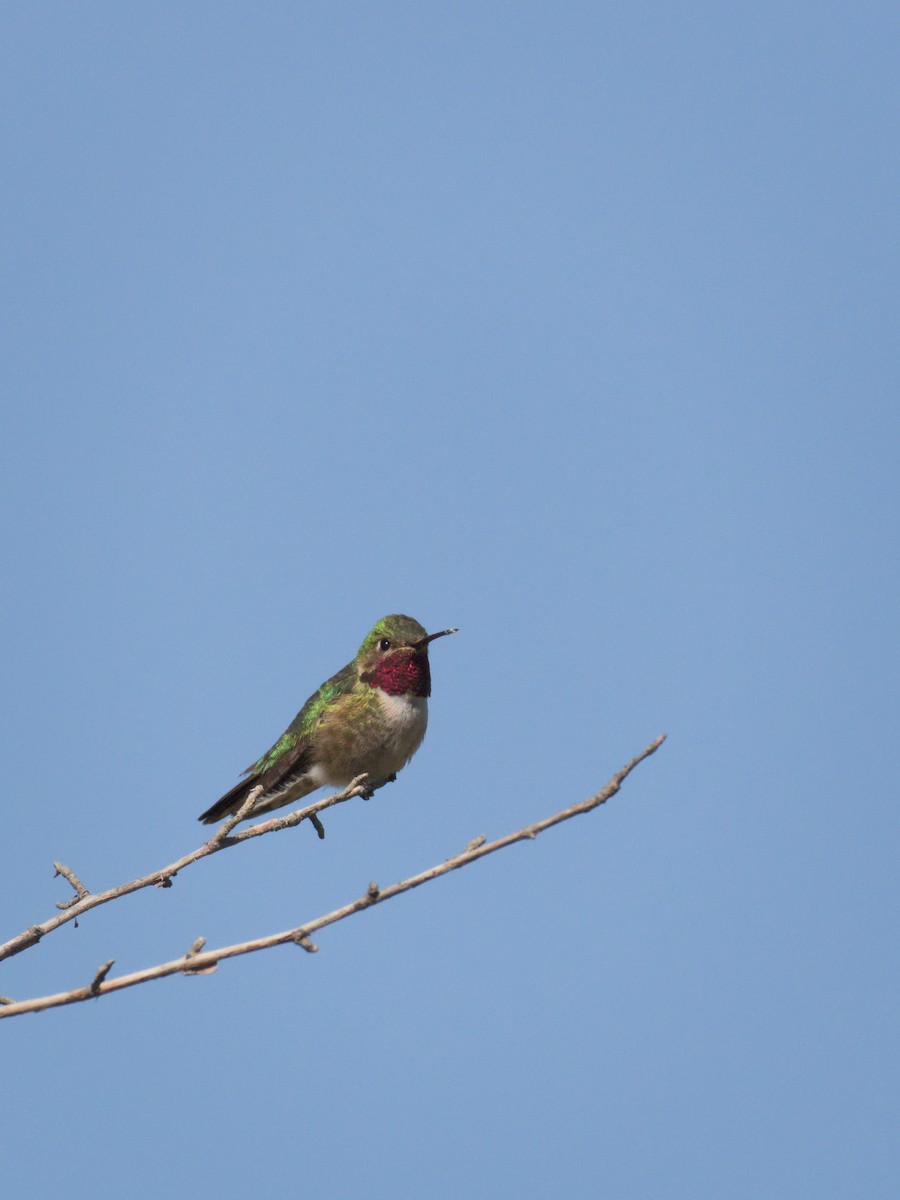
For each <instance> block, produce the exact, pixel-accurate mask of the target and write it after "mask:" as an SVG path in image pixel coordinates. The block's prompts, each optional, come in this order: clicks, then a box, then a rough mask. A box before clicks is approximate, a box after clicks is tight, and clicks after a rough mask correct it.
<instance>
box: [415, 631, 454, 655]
mask: <svg viewBox="0 0 900 1200" xmlns="http://www.w3.org/2000/svg"><path fill="white" fill-rule="evenodd" d="M448 633H459V630H458V629H442V630H441V632H440V633H429V635H428V637H423V638H419V640H418V641H417V642H413V649H414V650H422V649H424V648H425V646H427V645H428V643H429V642H433V641H434V639H435V638H439V637H446V636H447V634H448Z"/></svg>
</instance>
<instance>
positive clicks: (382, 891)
mask: <svg viewBox="0 0 900 1200" xmlns="http://www.w3.org/2000/svg"><path fill="white" fill-rule="evenodd" d="M664 741H665V734H663V735H662V736H661V737H658V738H657V739H656V740H655V741H653V742H651V743H650V745H649V746H648V747H647V748H646V750H643V751H642V752H641V753H640V754H639V755H638V756H637V757H636V758H633V759H632V760H631V762H630V763H628V764H627V766H624V767H623V768H622V770H621V771H619V772H618V774H617V775H614V776H613V778H612V779H611V780H610V781H609V783H607V784H606V786H605V787H603V788H601V790H600V791H599V792H597V793H596V794H595V795H593V796H589V797H588V798H587V800H582V801H579V802H578V803H576V804H571V805H569V807H568V808H564V809H562V810H561V811H560V812H556V813H553V814H552V816H549V817H544V818H543V819H542V820H539V821H535V822H533V823H532V824H530V825H526V826H524V827H523V828H522V829H517V830H516V831H515V832H514V833H508V834H506V836H505V837H501V838H497V839H496V840H495V841H493V842H479V839H478V838H474V839H473V840H472V841H471V842H470V843H469V844H468V845H467V846H466V848H465V849H464V850H463V851H462V852H461V853H460V854H457V855H454V856H453V857H452V858H448V859H447V860H446V861H445V862H442V863H438V864H437V865H436V866H433V867H429V868H428V869H427V870H425V871H421V872H420V873H419V874H418V875H411V876H410V877H409V878H408V879H403V880H401V881H400V882H399V883H394V884H391V885H390V886H389V887H385V888H380V887H379V886H378V884H376V883H371V884H369V886H368V888H367V889H366V891H365V893H364V894H363V895H362V896H360V897H359V898H358V899H356V900H352V901H350V903H349V904H345V905H344V906H343V907H342V908H336V909H335V910H334V911H333V912H330V913H326V914H325V915H324V916H322V917H316V918H315V919H314V920H312V921H307V922H306V923H305V924H304V925H300V926H298V927H297V928H296V929H287V930H285V931H283V932H282V933H273V934H269V935H268V936H267V937H260V938H254V939H252V940H251V941H246V942H237V943H235V944H234V945H232V946H223V947H221V948H220V949H218V950H203V949H202V946H203V944H204V943H203V941H202V939H198V940H197V941H196V942H195V943H194V945H193V946H191V948H190V950H188V952H187V953H186V954H184V955H182V957H181V958H176V959H174V960H173V961H172V962H166V963H160V964H159V965H157V966H155V967H145V968H144V969H143V970H140V971H133V972H131V974H128V975H119V976H117V977H116V978H114V979H106V978H105V974H106V972H107V971H108V970H109V968H110V966H111V965H112V963H107V964H105V965H104V966H103V967H101V968H100V970H99V971H98V972H97V975H96V976H95V978H94V982H93V983H92V984H91V985H90V986H89V987H88V988H84V987H81V988H73V989H72V990H71V991H69V992H57V993H56V994H55V995H52V996H37V997H35V998H34V999H31V1000H21V1001H17V1002H12V1003H7V1004H5V1005H4V1006H2V1007H0V1018H3V1017H14V1016H18V1015H20V1014H21V1013H30V1012H42V1011H43V1010H44V1009H47V1008H59V1007H61V1006H62V1005H65V1004H77V1003H78V1002H79V1001H81V1000H87V999H89V998H90V997H92V996H105V995H108V994H109V993H110V992H118V991H121V989H122V988H127V987H134V986H135V985H136V984H139V983H147V982H149V981H150V980H151V979H163V978H165V977H166V976H168V975H177V974H202V973H206V972H209V971H211V970H215V968H216V967H217V966H218V964H219V963H220V962H221V961H222V960H223V959H226V958H236V957H237V956H238V955H241V954H252V953H254V952H255V951H257V950H268V949H269V948H270V947H272V946H283V945H285V944H287V943H294V944H295V945H298V946H302V947H303V949H305V950H309V951H314V950H315V949H316V946H315V945H314V944H313V942H312V941H311V940H310V935H311V934H313V933H315V932H316V930H318V929H324V928H325V927H326V926H328V925H334V924H336V922H338V921H343V920H345V919H346V918H347V917H350V916H353V914H354V913H358V912H362V911H363V910H364V909H367V908H372V907H373V906H374V905H376V904H381V903H383V902H384V901H385V900H392V899H393V898H394V897H395V896H399V895H401V894H402V893H403V892H408V891H411V890H412V889H413V888H417V887H420V886H421V885H422V884H423V883H430V882H431V880H432V879H437V878H439V877H440V876H441V875H446V874H448V872H450V871H456V870H458V869H459V868H460V867H465V866H468V865H469V863H472V862H475V861H476V860H478V859H480V858H485V857H486V856H487V855H488V854H493V853H494V852H495V851H497V850H503V849H505V848H506V847H507V846H511V845H513V844H514V843H515V842H521V841H525V840H531V839H534V838H536V837H537V836H538V834H541V833H543V832H544V830H546V829H550V828H551V827H552V826H553V825H559V824H560V823H561V822H562V821H568V820H569V819H570V818H571V817H575V816H579V815H580V814H581V813H587V812H591V811H592V810H593V809H595V808H598V807H599V806H600V805H601V804H605V803H606V801H607V800H609V799H610V797H612V796H614V795H615V794H616V792H618V790H619V788H620V787H621V786H622V783H623V782H624V780H625V779H626V778H627V777H628V775H630V774H631V772H632V771H633V770H634V768H635V767H636V766H637V765H638V764H639V763H641V762H643V761H644V759H645V758H649V756H650V755H651V754H653V753H654V752H655V751H656V750H658V749H659V747H660V746H661V745H662V744H663V742H664ZM335 803H336V801H335ZM292 815H293V814H292ZM287 819H288V818H285V817H282V818H281V820H282V821H284V820H287ZM246 833H247V835H250V834H251V833H253V831H252V830H247V831H246ZM256 836H258V835H256Z"/></svg>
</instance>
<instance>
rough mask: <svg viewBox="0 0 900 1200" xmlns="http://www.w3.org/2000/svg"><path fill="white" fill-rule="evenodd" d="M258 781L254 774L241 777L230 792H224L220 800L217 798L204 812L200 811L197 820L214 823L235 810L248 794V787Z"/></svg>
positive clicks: (206, 823) (209, 823) (252, 786)
mask: <svg viewBox="0 0 900 1200" xmlns="http://www.w3.org/2000/svg"><path fill="white" fill-rule="evenodd" d="M258 783H259V779H258V778H257V777H256V776H252V777H251V778H250V779H242V780H241V782H240V783H236V784H235V785H234V787H233V788H232V789H231V791H230V792H226V793H225V795H224V796H223V797H222V798H221V800H217V801H216V802H215V804H213V805H212V806H211V807H210V808H208V809H207V810H206V812H205V813H201V814H200V816H199V817H198V818H197V820H198V821H202V822H203V824H204V825H214V824H215V823H216V821H221V820H222V818H223V817H227V816H229V815H230V814H231V813H233V812H237V810H238V809H239V808H240V807H241V805H242V804H243V803H244V801H245V800H246V799H247V797H248V796H249V795H250V789H251V788H255V787H256V785H257V784H258Z"/></svg>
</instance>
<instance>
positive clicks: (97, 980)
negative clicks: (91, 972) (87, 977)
mask: <svg viewBox="0 0 900 1200" xmlns="http://www.w3.org/2000/svg"><path fill="white" fill-rule="evenodd" d="M115 961H116V960H115V959H114V958H110V959H108V960H107V961H106V962H105V963H104V964H103V966H102V967H98V968H97V974H96V975H95V976H94V978H93V979H92V980H91V984H90V987H89V988H88V993H89V995H91V996H96V995H98V994H99V992H100V984H101V983H102V982H103V980H104V979H105V978H106V977H107V975H108V974H109V971H110V968H111V967H112V965H113V963H114V962H115Z"/></svg>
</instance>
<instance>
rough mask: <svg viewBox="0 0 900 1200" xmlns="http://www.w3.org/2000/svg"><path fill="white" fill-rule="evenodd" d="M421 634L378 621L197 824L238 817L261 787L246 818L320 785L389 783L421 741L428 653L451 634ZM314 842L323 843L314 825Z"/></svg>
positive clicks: (399, 621) (409, 623) (405, 621)
mask: <svg viewBox="0 0 900 1200" xmlns="http://www.w3.org/2000/svg"><path fill="white" fill-rule="evenodd" d="M456 632H457V630H456V629H442V630H441V631H440V633H426V631H425V629H424V628H423V627H422V626H421V625H420V624H419V622H418V621H414V620H413V619H412V617H405V616H402V615H401V614H398V613H395V614H393V615H391V616H389V617H382V618H381V620H380V621H376V623H375V624H374V625H373V626H372V628H371V629H370V630H369V632H368V633H367V634H366V636H365V639H364V641H363V644H362V645H361V646H360V648H359V650H358V651H357V653H356V657H355V658H354V659H353V661H352V662H349V663H348V664H347V666H346V667H342V668H341V669H340V671H338V672H337V673H336V674H335V675H332V676H331V678H330V679H326V680H325V682H324V683H323V684H322V686H321V687H320V688H319V690H318V691H316V692H313V694H312V695H311V696H310V698H309V699H308V700H307V701H306V703H305V704H304V705H303V707H302V708H301V709H300V711H299V712H298V713H297V715H296V717H295V718H294V720H293V721H292V722H291V723H290V725H289V726H288V727H287V729H286V730H285V731H284V733H283V734H282V735H281V737H280V738H279V739H278V741H277V742H276V743H275V744H274V746H271V747H270V748H269V749H268V750H267V751H266V752H265V754H263V756H262V757H261V758H259V759H257V761H256V762H255V763H253V764H252V765H251V766H249V767H248V768H247V770H246V771H244V772H243V774H244V778H243V779H242V780H241V782H240V783H238V784H236V785H235V786H234V787H233V788H232V789H231V791H229V792H226V793H225V795H224V796H222V797H221V799H219V800H217V801H216V802H215V804H213V805H212V806H211V807H210V808H208V809H207V810H206V812H204V813H201V814H200V817H199V818H198V819H199V820H200V821H202V822H203V823H204V824H205V825H211V824H213V822H215V821H220V820H221V819H222V818H223V817H226V816H228V815H229V814H230V813H234V812H237V810H238V809H239V808H240V807H241V805H242V804H243V803H244V802H245V801H246V799H247V797H248V796H249V794H250V792H251V790H252V789H253V788H255V787H259V786H261V787H262V789H263V790H262V792H261V793H260V795H259V796H258V797H257V800H256V803H255V804H254V805H253V807H252V808H251V810H250V812H249V813H248V814H247V816H248V817H251V816H252V817H256V816H259V815H260V813H267V812H271V811H272V809H275V808H281V807H282V805H285V804H290V803H291V802H292V801H293V800H299V799H300V798H301V797H302V796H306V795H308V794H309V793H310V792H314V791H315V790H316V788H320V787H322V786H323V785H325V784H330V785H331V786H333V787H346V786H347V784H349V783H350V782H351V781H352V780H353V779H355V778H356V776H357V775H362V774H363V773H365V774H367V775H368V782H367V790H368V792H369V794H370V795H371V793H372V792H374V791H375V789H376V788H380V787H382V786H383V785H384V784H385V783H391V782H392V781H393V780H394V779H396V777H397V772H398V771H399V770H400V769H401V767H405V766H406V764H407V763H408V762H409V760H410V759H411V758H412V756H413V755H414V754H415V752H416V751H417V750H418V748H419V746H421V744H422V739H423V738H424V736H425V727H426V726H427V724H428V697H429V696H430V695H431V671H430V669H429V665H428V646H429V644H430V643H431V642H433V641H434V640H435V639H436V638H441V637H446V636H447V634H450V633H456ZM316 828H317V830H318V833H319V837H323V836H324V830H322V828H321V826H320V825H319V824H317V825H316Z"/></svg>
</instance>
